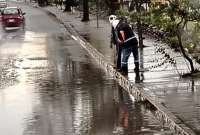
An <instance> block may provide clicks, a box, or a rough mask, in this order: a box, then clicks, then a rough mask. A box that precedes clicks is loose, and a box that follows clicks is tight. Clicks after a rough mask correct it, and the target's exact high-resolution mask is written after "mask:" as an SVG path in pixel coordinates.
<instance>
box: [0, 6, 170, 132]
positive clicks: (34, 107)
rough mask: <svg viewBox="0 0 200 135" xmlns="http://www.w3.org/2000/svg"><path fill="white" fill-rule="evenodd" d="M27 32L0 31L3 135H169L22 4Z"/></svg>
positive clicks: (64, 35) (52, 23) (50, 20)
mask: <svg viewBox="0 0 200 135" xmlns="http://www.w3.org/2000/svg"><path fill="white" fill-rule="evenodd" d="M9 5H10V6H16V5H17V6H20V7H21V8H22V10H23V11H25V12H26V26H25V29H21V28H20V29H17V30H9V31H4V30H3V29H2V28H1V29H0V120H1V123H0V134H1V135H132V134H134V135H142V134H145V135H159V134H162V135H169V134H171V133H170V132H169V130H168V129H167V128H165V127H163V126H162V125H160V123H159V122H158V121H156V120H155V119H154V117H153V115H152V114H151V111H150V110H148V109H146V108H145V106H143V105H142V104H140V103H136V102H133V101H132V100H131V99H130V97H129V96H128V95H127V94H126V93H124V92H123V91H122V89H121V87H120V86H119V85H118V84H116V82H115V81H114V80H113V78H111V77H110V76H109V75H108V74H106V73H105V72H104V71H103V70H102V69H100V68H99V66H98V65H97V64H96V63H95V62H94V61H93V59H92V58H91V57H90V56H89V55H88V53H87V52H86V51H85V50H84V49H83V48H81V46H80V45H79V44H77V43H76V42H75V41H74V40H72V39H71V38H70V35H69V33H68V32H67V31H66V29H65V28H64V27H63V25H62V24H60V22H59V21H57V20H56V19H55V18H54V17H53V16H51V15H48V14H46V13H45V12H43V11H41V10H39V9H37V8H32V7H30V6H26V5H23V4H14V3H9Z"/></svg>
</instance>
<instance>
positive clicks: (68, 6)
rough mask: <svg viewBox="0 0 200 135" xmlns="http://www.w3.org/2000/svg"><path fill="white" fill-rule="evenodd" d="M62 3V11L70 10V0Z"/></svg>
mask: <svg viewBox="0 0 200 135" xmlns="http://www.w3.org/2000/svg"><path fill="white" fill-rule="evenodd" d="M64 4H65V9H64V11H65V12H71V3H70V0H66V1H65V3H64Z"/></svg>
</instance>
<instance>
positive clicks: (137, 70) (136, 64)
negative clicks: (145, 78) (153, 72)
mask: <svg viewBox="0 0 200 135" xmlns="http://www.w3.org/2000/svg"><path fill="white" fill-rule="evenodd" d="M134 71H135V73H137V72H139V63H135V68H134Z"/></svg>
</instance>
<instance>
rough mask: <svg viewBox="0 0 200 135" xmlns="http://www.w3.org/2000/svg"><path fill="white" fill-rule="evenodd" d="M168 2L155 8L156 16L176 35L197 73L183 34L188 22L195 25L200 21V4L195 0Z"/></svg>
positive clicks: (172, 0) (163, 25) (171, 34)
mask: <svg viewBox="0 0 200 135" xmlns="http://www.w3.org/2000/svg"><path fill="white" fill-rule="evenodd" d="M168 2H169V4H168V5H165V6H162V7H161V8H159V9H155V10H154V17H155V18H156V19H157V20H158V22H163V24H160V26H161V27H164V29H165V30H166V31H167V32H169V33H170V35H169V36H171V37H173V36H174V37H176V39H177V45H178V46H179V48H180V51H181V52H182V54H183V57H184V58H185V59H186V60H187V61H188V62H189V64H190V70H191V72H190V73H191V74H192V73H195V68H194V64H193V61H192V59H191V58H190V57H189V55H188V53H187V52H186V51H185V49H184V38H183V34H184V33H185V30H186V26H187V24H189V23H190V24H192V25H195V22H199V21H200V10H199V9H200V5H199V4H197V3H195V0H168ZM194 3H195V4H194ZM163 20H164V21H163Z"/></svg>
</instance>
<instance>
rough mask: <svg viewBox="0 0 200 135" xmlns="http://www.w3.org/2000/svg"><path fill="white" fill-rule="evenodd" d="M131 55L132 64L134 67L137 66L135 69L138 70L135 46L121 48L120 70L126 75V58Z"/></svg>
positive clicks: (136, 48)
mask: <svg viewBox="0 0 200 135" xmlns="http://www.w3.org/2000/svg"><path fill="white" fill-rule="evenodd" d="M131 53H133V57H134V63H135V66H137V67H136V68H139V56H138V47H137V46H129V47H123V48H122V55H121V68H122V70H123V71H124V72H125V73H128V58H129V56H130V55H131ZM137 70H138V69H137Z"/></svg>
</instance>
